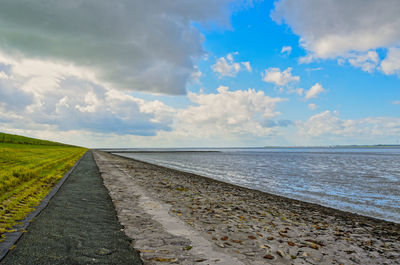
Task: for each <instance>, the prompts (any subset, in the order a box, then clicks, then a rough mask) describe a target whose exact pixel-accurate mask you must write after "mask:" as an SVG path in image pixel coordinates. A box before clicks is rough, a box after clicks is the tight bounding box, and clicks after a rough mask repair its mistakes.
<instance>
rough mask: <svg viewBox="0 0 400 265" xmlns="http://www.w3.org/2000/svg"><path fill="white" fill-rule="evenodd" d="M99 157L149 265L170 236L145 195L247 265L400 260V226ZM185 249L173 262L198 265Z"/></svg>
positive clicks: (128, 228)
mask: <svg viewBox="0 0 400 265" xmlns="http://www.w3.org/2000/svg"><path fill="white" fill-rule="evenodd" d="M95 153H96V162H97V163H98V165H99V168H100V169H101V172H102V177H103V179H104V183H105V185H106V187H107V188H108V189H109V191H110V195H111V197H112V199H113V202H114V205H115V207H116V210H117V213H118V216H119V219H120V222H121V224H122V225H124V226H125V230H126V234H127V235H128V236H129V237H131V238H132V239H134V245H133V246H134V247H135V248H137V249H139V250H141V256H142V259H143V260H144V262H145V264H156V263H155V262H153V261H154V258H157V257H158V256H157V257H155V255H160V253H161V252H160V251H162V250H163V249H164V248H165V246H164V245H165V244H160V243H159V244H152V242H159V241H163V240H164V239H163V238H164V237H168V236H169V235H170V234H171V233H169V232H171V231H168V229H167V228H166V227H165V226H164V225H162V223H163V222H164V221H165V220H162V219H160V217H157V216H153V215H151V214H149V215H146V214H145V213H146V209H145V207H144V205H146V204H145V203H143V202H141V201H140V200H141V199H140V198H141V197H143V196H144V195H145V197H148V198H149V201H151V202H153V203H155V202H157V203H159V204H160V205H163V207H162V208H165V209H168V213H169V216H171V217H173V218H177V220H181V221H183V222H184V223H185V224H186V225H187V229H189V230H190V231H194V232H193V233H200V234H201V236H202V237H203V238H205V239H206V241H207V242H209V243H210V244H211V245H212V246H213V250H214V251H216V252H220V253H225V254H227V255H230V256H232V257H234V258H236V259H238V260H240V262H242V264H268V262H272V263H273V264H383V263H386V264H396V260H398V259H400V245H399V244H398V240H399V239H400V224H397V223H393V222H390V221H385V220H381V219H376V218H373V217H368V216H362V215H358V214H354V213H350V212H345V211H341V210H336V209H333V208H328V207H325V206H320V205H318V204H313V203H308V202H303V201H299V200H295V199H289V198H286V197H282V196H279V195H273V194H269V193H265V192H262V191H258V190H253V189H249V188H244V187H240V186H236V185H233V184H230V183H225V182H222V181H219V180H215V179H211V178H207V177H204V176H199V175H196V174H192V173H186V172H182V171H179V170H176V169H170V168H166V167H162V166H158V165H154V164H151V163H147V162H142V161H138V160H134V159H131V158H126V157H121V156H117V155H114V154H109V153H103V152H98V151H96V152H95ZM99 159H100V160H101V161H99ZM135 189H140V190H141V191H142V193H138V192H136V193H135ZM128 197H129V198H128ZM133 205H135V207H138V208H136V209H133V208H132V207H133ZM131 208H132V209H131ZM162 208H160V209H162ZM138 209H140V210H139V211H143V213H144V215H142V216H141V217H139V216H137V215H135V216H132V214H128V213H129V211H137V210H138ZM147 210H149V209H147ZM150 210H151V209H150ZM157 218H158V219H157ZM138 223H139V224H138ZM140 223H152V225H151V227H152V228H151V229H150V231H148V230H149V229H148V227H142V226H141V225H140ZM154 229H156V230H157V231H158V232H157V233H156V234H154V233H153V234H152V231H153V230H154ZM137 231H140V232H139V235H138V234H137ZM161 231H162V232H161ZM149 233H150V234H149ZM181 240H183V241H182V242H186V243H182V244H184V245H185V244H188V243H189V242H190V238H188V237H186V238H185V237H184V239H181ZM185 240H186V241H185ZM191 244H192V245H193V242H192V243H191ZM194 245H195V244H194ZM190 246H191V245H190ZM184 248H185V246H181V247H180V248H178V249H173V250H169V254H170V255H169V257H170V258H173V257H175V258H176V259H177V260H178V261H179V262H178V263H179V264H192V263H190V262H189V263H183V260H190V259H191V258H192V259H191V261H192V262H193V257H192V256H190V255H189V254H191V253H190V252H191V251H190V250H182V249H184ZM193 248H195V247H194V246H193ZM192 252H193V253H197V252H196V251H192ZM193 253H192V254H193ZM197 254H198V253H197ZM152 259H153V260H152ZM201 259H205V258H204V257H201V258H200V259H199V260H201ZM206 260H207V259H206ZM207 262H209V261H207ZM266 262H267V263H266ZM200 264H223V263H200Z"/></svg>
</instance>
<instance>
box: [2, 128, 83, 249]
mask: <svg viewBox="0 0 400 265" xmlns="http://www.w3.org/2000/svg"><path fill="white" fill-rule="evenodd" d="M86 151H87V149H85V148H81V147H77V146H71V145H64V144H61V143H56V142H50V141H44V140H38V139H33V138H28V137H23V136H18V135H10V134H4V133H0V241H1V240H2V238H3V237H4V235H3V234H4V233H6V232H10V231H13V227H14V226H15V225H16V224H18V222H19V221H20V220H22V219H24V217H25V216H26V215H27V214H28V213H30V212H31V211H32V210H33V209H34V207H35V206H37V205H38V204H39V202H40V201H41V200H42V199H43V198H44V197H45V196H46V195H47V194H48V193H49V191H50V190H51V188H52V187H53V186H54V185H55V184H56V183H57V182H58V181H59V180H60V179H61V178H62V177H63V175H64V174H65V173H66V172H68V170H69V169H70V168H71V167H72V166H73V165H74V164H75V163H76V161H77V160H78V159H79V158H80V157H81V156H82V155H83V154H84V153H85V152H86Z"/></svg>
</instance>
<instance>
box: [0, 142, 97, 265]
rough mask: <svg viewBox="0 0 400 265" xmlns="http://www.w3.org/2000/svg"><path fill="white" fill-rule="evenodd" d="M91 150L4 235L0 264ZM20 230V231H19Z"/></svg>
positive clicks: (0, 250)
mask: <svg viewBox="0 0 400 265" xmlns="http://www.w3.org/2000/svg"><path fill="white" fill-rule="evenodd" d="M89 152H91V150H88V151H86V152H85V153H84V154H83V155H82V156H81V158H79V159H78V161H76V163H75V164H74V165H73V166H72V167H71V168H70V170H69V171H68V172H67V173H65V174H64V176H63V177H62V178H61V179H60V180H59V181H58V182H57V184H56V185H55V186H54V187H53V188H52V189H51V190H50V192H49V193H48V194H47V195H46V197H44V199H43V200H42V201H41V202H40V203H39V205H38V206H36V207H35V210H34V211H32V212H30V213H29V214H28V216H27V217H25V219H23V220H22V221H21V223H22V224H20V225H17V226H16V227H15V229H16V231H15V232H10V233H5V234H4V235H5V236H6V238H5V239H4V241H2V242H0V262H1V261H2V260H3V259H4V258H5V257H6V255H7V254H8V252H10V250H11V249H12V247H13V246H14V245H15V244H16V243H17V242H18V240H19V239H20V238H21V237H22V235H23V234H24V232H22V231H24V230H26V229H27V228H28V226H29V225H30V223H31V222H32V221H33V219H34V218H35V217H36V216H38V215H39V214H40V213H41V212H42V211H43V210H44V209H46V207H47V205H48V204H49V202H50V200H51V199H52V198H53V197H54V195H56V193H57V192H58V191H59V190H60V188H61V186H62V185H63V184H64V183H65V181H66V180H67V179H68V177H69V176H70V175H71V173H72V172H73V171H74V169H75V168H76V167H77V166H78V165H79V163H80V162H81V160H82V158H83V157H84V156H85V155H87V154H88V153H89ZM21 230H22V231H21Z"/></svg>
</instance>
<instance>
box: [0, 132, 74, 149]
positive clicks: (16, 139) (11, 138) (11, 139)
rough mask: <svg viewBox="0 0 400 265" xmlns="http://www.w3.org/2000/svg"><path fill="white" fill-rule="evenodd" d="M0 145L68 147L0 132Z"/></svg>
mask: <svg viewBox="0 0 400 265" xmlns="http://www.w3.org/2000/svg"><path fill="white" fill-rule="evenodd" d="M0 143H11V144H29V145H48V146H70V145H67V144H62V143H57V142H52V141H46V140H39V139H35V138H29V137H25V136H20V135H15V134H7V133H2V132H0Z"/></svg>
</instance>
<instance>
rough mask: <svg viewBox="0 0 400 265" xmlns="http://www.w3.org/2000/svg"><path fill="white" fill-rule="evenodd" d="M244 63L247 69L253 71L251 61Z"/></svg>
mask: <svg viewBox="0 0 400 265" xmlns="http://www.w3.org/2000/svg"><path fill="white" fill-rule="evenodd" d="M242 65H243V66H244V67H245V68H246V70H247V71H249V72H251V71H252V69H251V65H250V62H242Z"/></svg>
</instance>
